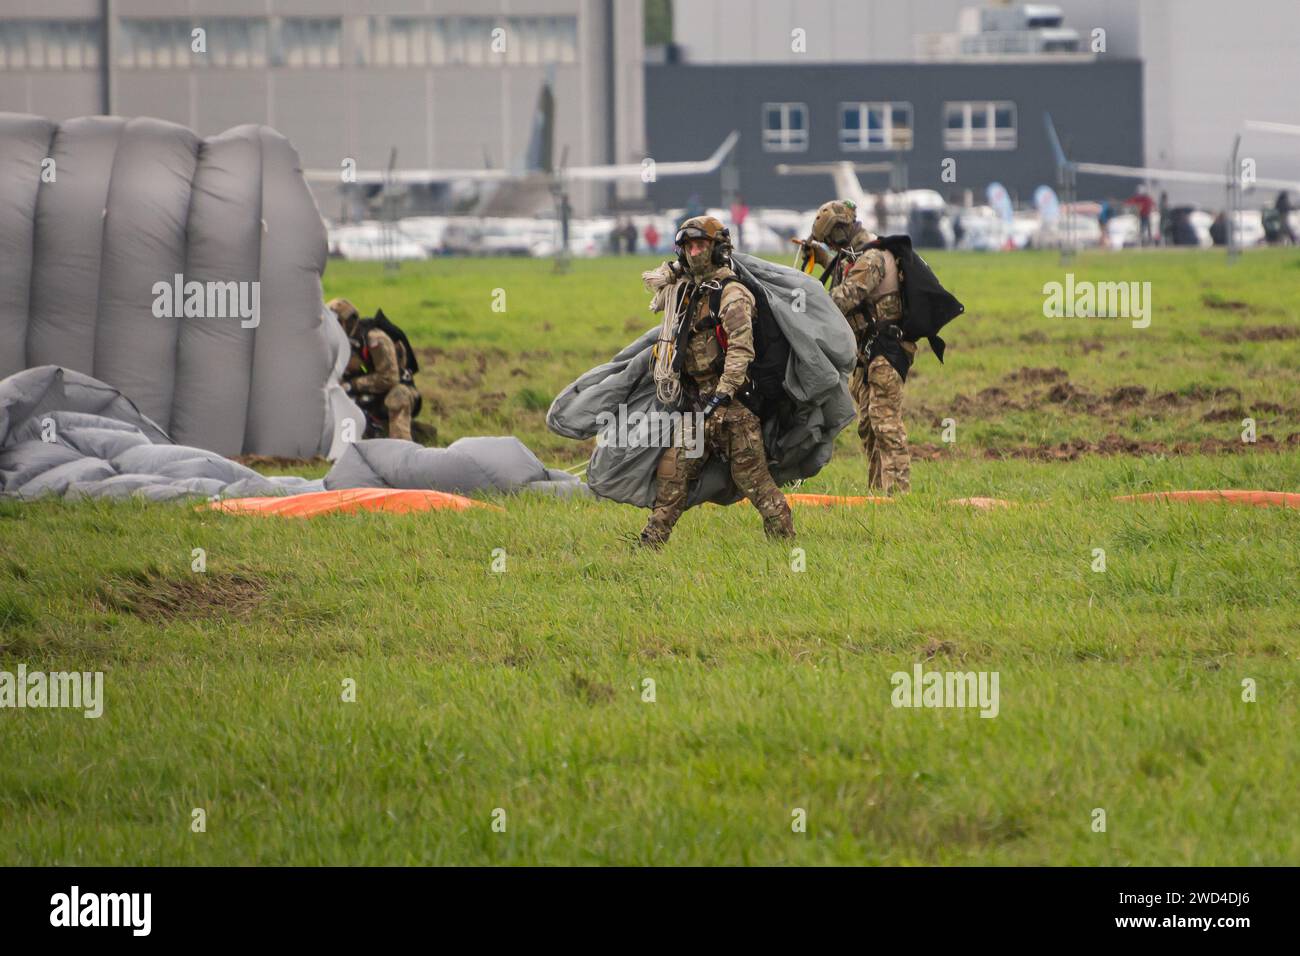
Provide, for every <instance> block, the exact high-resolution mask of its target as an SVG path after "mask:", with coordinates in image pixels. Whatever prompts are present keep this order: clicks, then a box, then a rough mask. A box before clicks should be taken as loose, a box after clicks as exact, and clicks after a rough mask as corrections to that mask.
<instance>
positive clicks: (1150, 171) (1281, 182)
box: [1071, 163, 1300, 189]
mask: <svg viewBox="0 0 1300 956" xmlns="http://www.w3.org/2000/svg"><path fill="white" fill-rule="evenodd" d="M1071 165H1072V166H1073V167H1074V169H1075V170H1076V171H1078V172H1081V173H1091V174H1093V175H1096V176H1122V177H1125V178H1127V179H1153V180H1156V181H1157V182H1167V183H1208V184H1210V185H1212V186H1227V185H1228V184H1229V183H1230V182H1231V179H1230V178H1229V176H1228V174H1227V173H1194V172H1188V171H1186V170H1181V169H1154V168H1151V167H1148V166H1112V165H1110V164H1109V163H1072V164H1071ZM1242 185H1252V186H1259V187H1261V188H1263V189H1300V182H1297V181H1294V180H1288V179H1255V180H1253V181H1252V182H1251V183H1249V184H1244V183H1243V184H1242Z"/></svg>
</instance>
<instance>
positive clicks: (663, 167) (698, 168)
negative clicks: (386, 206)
mask: <svg viewBox="0 0 1300 956" xmlns="http://www.w3.org/2000/svg"><path fill="white" fill-rule="evenodd" d="M739 139H740V133H739V132H738V131H736V130H732V131H731V133H730V134H729V135H728V136H727V138H726V139H724V140H723V141H722V145H720V146H719V147H718V148H717V149H716V150H714V151H713V155H712V156H710V157H709V158H708V159H702V160H694V161H686V162H673V163H656V164H655V166H654V174H655V178H658V177H660V176H701V175H705V174H708V173H712V172H714V171H716V170H717V169H718V168H719V167H720V166H722V163H723V160H725V159H726V158H727V154H728V153H730V152H731V151H732V150H733V149H734V148H735V146H736V142H737V141H738V140H739ZM644 172H645V167H643V166H642V165H641V164H640V163H621V164H615V165H610V166H569V167H567V168H564V169H562V170H560V171H559V172H558V175H559V176H561V177H562V178H564V179H570V180H575V181H583V182H613V181H616V180H620V179H640V178H641V176H642V174H643V173H644ZM303 175H304V176H305V177H306V178H307V180H308V182H319V183H342V182H345V180H344V179H343V176H342V170H341V169H306V170H303ZM553 178H554V176H553V175H552V174H550V173H546V172H542V171H538V170H530V171H527V172H511V171H510V170H508V169H397V170H393V171H392V172H391V173H386V172H384V171H383V170H382V169H365V170H361V169H359V170H357V171H356V172H355V173H354V174H353V175H352V176H350V177H349V178H348V179H347V180H346V182H348V183H359V184H360V185H363V186H382V185H383V184H384V183H392V184H393V185H411V184H415V183H450V182H479V183H524V182H530V181H535V182H538V183H549V182H551V180H552V179H553Z"/></svg>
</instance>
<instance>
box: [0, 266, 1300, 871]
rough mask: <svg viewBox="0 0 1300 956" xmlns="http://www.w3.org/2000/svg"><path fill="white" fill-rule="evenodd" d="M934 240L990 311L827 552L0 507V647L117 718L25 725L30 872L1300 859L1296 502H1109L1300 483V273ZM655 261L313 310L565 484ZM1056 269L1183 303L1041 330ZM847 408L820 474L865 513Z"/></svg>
mask: <svg viewBox="0 0 1300 956" xmlns="http://www.w3.org/2000/svg"><path fill="white" fill-rule="evenodd" d="M932 263H933V265H934V266H935V268H936V271H938V272H939V274H940V275H941V276H942V277H943V278H944V280H945V282H946V283H947V284H948V285H949V286H950V287H951V288H952V289H953V290H954V291H955V292H956V293H957V294H958V295H959V297H961V298H962V299H963V301H965V302H966V303H967V307H968V309H969V314H968V315H967V316H965V317H963V318H961V319H959V320H958V321H957V322H956V323H954V324H953V326H951V328H950V331H949V334H946V336H945V337H946V338H947V339H948V340H949V356H948V363H947V365H946V366H940V365H939V364H938V363H936V362H935V361H934V359H933V357H932V356H930V355H928V354H925V352H924V350H923V354H922V355H921V356H920V357H919V358H918V361H917V366H916V371H915V372H914V373H913V377H912V378H911V379H910V380H909V383H908V388H907V406H906V412H907V419H908V426H909V429H910V430H911V434H912V438H913V441H914V442H915V443H916V445H917V447H918V460H917V462H916V463H915V464H914V466H913V476H914V488H915V491H914V493H913V494H912V495H911V496H910V497H907V498H905V499H901V500H899V501H896V502H894V503H892V504H888V505H880V506H876V507H871V508H859V509H840V510H807V509H800V510H798V511H797V512H796V515H795V520H796V523H797V526H798V530H799V535H800V537H799V540H798V541H797V542H796V544H797V545H798V547H799V548H801V549H803V553H802V555H792V552H791V549H790V548H789V546H787V545H782V544H775V543H772V544H769V543H767V542H765V541H764V540H763V539H762V536H761V534H760V530H759V529H760V524H759V519H758V517H757V515H756V514H755V513H754V512H753V510H752V509H750V508H748V506H745V505H741V506H736V507H731V508H718V507H713V506H706V507H704V508H700V509H697V510H694V511H691V512H689V513H688V514H687V515H686V516H685V518H684V519H683V521H682V523H681V525H680V526H679V529H678V531H677V533H676V534H675V535H674V537H673V540H672V542H671V544H670V545H669V547H668V548H667V549H666V550H664V551H663V552H661V553H657V554H656V553H641V552H638V551H635V550H633V549H632V548H630V547H629V546H628V544H627V542H626V540H625V539H626V537H627V536H628V535H629V534H630V533H633V532H635V531H637V530H638V529H639V528H640V526H641V524H642V523H643V521H644V518H645V513H644V512H641V511H638V510H636V509H632V508H629V507H626V506H621V505H615V504H612V503H608V502H596V501H583V500H576V501H556V500H551V499H547V498H540V497H529V496H521V497H515V498H500V499H497V500H496V502H495V503H496V504H498V505H500V506H501V507H502V508H503V509H504V510H502V511H487V510H482V511H474V512H469V513H465V514H425V515H418V516H406V517H399V516H377V515H370V516H338V517H331V518H325V519H317V520H313V521H308V522H302V523H299V522H295V521H288V520H284V521H279V520H259V519H253V518H247V517H238V516H221V515H215V514H212V513H198V512H196V511H194V510H192V509H190V508H187V507H184V506H179V505H176V504H156V505H146V504H134V503H131V504H109V503H94V502H85V503H80V504H77V505H65V504H62V503H58V502H42V503H37V504H22V505H20V504H17V503H14V502H4V501H0V670H9V671H13V670H15V669H16V668H17V666H18V665H19V664H20V663H22V664H26V666H27V668H28V669H30V670H37V669H42V670H66V669H73V668H76V669H81V670H103V671H105V673H106V677H105V694H106V703H105V707H104V715H103V716H102V717H101V718H99V719H97V720H87V719H83V718H82V717H81V716H80V714H79V713H76V712H71V711H66V710H63V711H59V710H23V711H17V710H3V711H0V725H2V726H3V733H0V863H6V864H12V863H36V864H61V863H70V864H114V863H180V864H196V865H197V864H242V863H264V864H280V863H306V864H315V863H330V864H350V863H466V864H487V863H511V864H530V863H534V864H535V863H579V864H585V863H628V864H640V863H663V864H670V863H671V864H676V863H753V864H797V863H883V864H924V863H957V864H1119V865H1158V864H1173V865H1179V864H1288V863H1289V864H1294V862H1295V861H1296V860H1297V858H1300V830H1297V828H1296V826H1295V822H1294V821H1295V812H1296V794H1297V793H1300V695H1298V693H1297V692H1298V691H1300V669H1298V668H1297V663H1298V662H1300V606H1298V605H1300V600H1298V599H1300V593H1298V589H1297V580H1298V579H1300V575H1298V572H1300V548H1297V541H1300V511H1287V510H1282V509H1256V508H1244V507H1243V508H1239V507H1230V506H1224V505H1187V504H1178V505H1174V504H1125V503H1117V502H1114V501H1112V500H1111V497H1112V496H1114V495H1119V494H1127V493H1134V492H1145V491H1156V490H1168V489H1187V488H1260V489H1270V490H1277V491H1291V492H1300V438H1297V437H1295V436H1297V434H1298V433H1300V291H1298V290H1300V257H1298V256H1297V255H1296V254H1295V253H1294V252H1291V253H1287V252H1273V251H1261V252H1257V253H1252V254H1250V255H1248V256H1247V257H1245V258H1244V259H1243V260H1242V261H1240V262H1238V263H1237V264H1235V265H1233V266H1228V265H1226V264H1225V263H1224V261H1223V259H1222V256H1221V255H1215V254H1209V253H1181V252H1179V253H1172V252H1171V253H1150V254H1127V255H1114V256H1111V255H1100V254H1098V255H1092V256H1084V257H1082V258H1081V259H1080V260H1079V261H1078V262H1076V263H1075V264H1074V265H1073V266H1071V267H1068V270H1067V267H1063V266H1061V265H1060V263H1059V262H1058V261H1057V259H1056V257H1055V256H1049V255H1045V254H1043V255H1039V254H1025V255H1015V256H998V257H993V256H979V255H935V256H933V258H932ZM650 265H653V260H649V259H626V260H595V261H586V262H577V263H575V264H574V267H573V269H572V271H571V272H570V273H569V274H567V275H565V276H559V277H556V276H552V275H551V274H550V264H549V263H545V262H533V261H468V262H466V261H456V262H452V261H438V262H431V263H425V264H420V265H407V266H403V268H402V270H401V271H400V273H398V274H397V275H395V276H393V275H385V274H384V273H383V271H382V269H381V268H380V267H378V266H370V265H362V264H340V263H331V265H330V269H329V271H328V273H327V275H326V291H327V294H329V295H339V294H342V295H347V296H348V297H349V298H351V299H352V300H353V301H354V302H356V303H357V304H358V305H360V306H361V307H362V309H363V310H364V311H369V310H371V309H373V308H374V307H375V306H382V307H383V308H384V309H385V311H386V312H387V313H388V314H389V315H390V316H391V317H393V318H394V319H396V320H397V321H398V322H399V323H400V324H401V325H403V326H404V327H405V328H406V329H407V331H408V333H410V335H411V337H412V339H414V340H415V341H416V342H417V343H418V344H420V345H421V347H422V359H423V361H424V370H423V372H422V374H421V377H420V380H419V385H420V387H421V389H422V390H423V391H424V393H425V395H426V396H427V399H428V400H427V402H426V412H425V417H426V420H427V421H429V422H431V423H432V424H434V425H435V426H436V427H437V430H438V441H439V443H447V442H449V441H451V440H453V439H455V438H457V437H459V436H461V435H470V434H502V433H511V434H517V435H519V436H520V437H521V438H522V439H524V440H525V441H526V442H528V443H529V444H530V445H531V446H532V447H534V448H535V450H537V451H538V452H539V454H541V456H542V457H543V458H544V459H545V460H546V462H547V464H550V465H553V466H569V465H577V464H580V463H581V462H582V461H584V460H585V457H586V453H587V450H588V449H586V448H584V446H582V445H581V444H579V443H574V442H570V441H566V440H564V439H560V438H558V437H557V436H554V435H550V434H549V433H547V432H546V431H545V425H544V417H545V410H546V407H547V406H548V405H549V402H550V399H551V397H552V396H553V395H554V394H555V393H556V392H557V391H558V390H559V389H560V388H561V387H562V386H564V385H565V384H567V383H568V382H569V381H570V380H572V379H573V378H575V377H576V376H577V375H578V374H579V373H580V372H582V371H584V370H585V369H587V368H588V367H590V366H591V365H594V364H596V363H597V362H600V361H603V360H605V359H607V358H608V357H609V355H611V354H612V353H613V352H614V351H616V350H617V349H618V348H620V347H622V346H623V345H624V344H626V342H627V341H629V340H630V339H632V338H633V337H634V336H635V335H637V334H639V333H640V332H641V331H643V330H644V329H645V328H648V327H649V326H650V324H651V322H652V320H651V317H650V314H649V313H648V312H647V311H646V310H645V302H646V297H645V295H644V293H643V292H642V291H641V290H640V284H639V281H638V278H637V276H638V274H639V272H640V271H641V270H642V269H644V268H647V267H649V266H650ZM1066 271H1072V272H1073V273H1074V274H1075V276H1076V279H1078V280H1084V279H1092V280H1098V281H1117V280H1136V281H1148V282H1150V283H1151V297H1152V321H1151V325H1150V327H1149V328H1145V329H1136V328H1133V327H1132V325H1131V323H1130V322H1129V321H1127V320H1123V319H1049V318H1045V317H1044V316H1043V291H1042V290H1043V284H1044V283H1045V282H1049V281H1064V276H1065V272H1066ZM496 289H502V290H504V293H505V304H506V310H505V311H504V312H494V311H493V310H492V303H493V301H494V300H493V296H494V290H496ZM497 301H498V302H499V301H500V297H499V296H498V298H497ZM1247 417H1250V418H1253V419H1254V420H1255V421H1256V423H1257V425H1256V427H1257V438H1258V440H1257V441H1256V442H1255V443H1253V444H1248V443H1244V442H1242V440H1241V434H1242V430H1243V426H1242V420H1243V419H1244V418H1247ZM945 418H951V419H953V420H954V422H955V429H956V436H955V437H956V441H955V442H952V443H948V442H944V441H942V439H941V429H942V425H941V422H942V420H943V419H945ZM851 432H852V429H851V428H850V429H849V430H847V431H846V432H845V434H844V435H842V436H841V439H840V443H839V446H838V450H837V455H836V458H835V459H834V460H833V461H832V462H831V464H830V465H829V466H828V468H827V469H826V470H825V471H824V472H823V473H822V474H821V475H819V476H817V477H816V478H814V479H812V480H810V481H808V482H805V483H804V485H803V487H802V488H801V489H800V490H801V491H829V492H837V493H856V494H864V493H866V488H865V476H866V469H865V464H864V462H863V460H862V458H861V455H860V452H858V450H857V449H856V447H855V441H854V436H853V435H852V434H851ZM280 470H282V471H283V470H288V471H296V472H300V473H309V474H310V473H319V471H320V467H319V466H302V467H285V468H281V469H280ZM974 495H979V496H994V497H998V498H1002V499H1006V500H1009V501H1011V502H1013V503H1014V504H1013V506H1012V507H1010V508H1006V509H1000V510H994V511H988V512H981V511H973V510H971V509H969V508H966V507H962V506H959V505H953V504H949V503H948V502H949V500H950V499H953V498H957V497H963V496H974ZM195 548H202V549H204V551H205V552H206V560H207V570H206V572H205V573H202V574H197V573H193V572H192V571H191V561H192V554H193V549H195ZM1096 549H1102V550H1104V552H1105V554H1104V558H1105V570H1104V571H1097V570H1094V568H1095V567H1096V566H1097V561H1098V557H1097V551H1096ZM503 552H504V554H503ZM502 560H504V562H505V565H504V570H503V571H499V572H498V571H494V570H493V565H494V561H495V563H496V566H497V567H498V568H499V567H501V561H502ZM796 568H803V570H796ZM917 664H921V665H922V666H923V668H924V669H925V670H926V671H935V670H942V671H973V672H996V673H997V674H998V676H999V686H1000V701H999V708H998V713H997V716H996V717H994V718H991V719H984V718H981V717H980V716H979V713H978V712H977V711H976V710H974V709H927V708H920V709H916V708H896V707H894V706H892V704H891V694H892V691H893V687H892V685H891V675H893V674H894V673H895V672H897V671H902V672H908V673H910V672H912V669H913V667H914V666H915V665H917ZM647 679H648V680H650V681H653V698H654V699H653V701H649V700H647V699H646V698H647V697H648V696H650V695H649V689H650V685H647V684H646V683H645V682H646V681H647ZM1246 680H1249V681H1253V682H1254V687H1255V697H1256V699H1255V700H1254V701H1253V702H1247V701H1245V700H1243V681H1246ZM348 681H352V682H355V690H356V693H355V696H356V700H355V702H345V701H344V700H343V699H342V697H343V695H344V687H345V682H348ZM196 808H199V809H202V810H204V811H205V812H206V832H200V833H196V832H193V830H192V827H191V822H192V813H193V811H194V810H195V809H196ZM1098 809H1100V810H1104V811H1105V830H1104V832H1098V831H1097V830H1096V828H1095V821H1097V820H1098V819H1099V817H1098V815H1097V814H1096V811H1097V810H1098ZM498 810H500V811H503V812H504V817H503V816H502V814H501V813H497V814H496V817H495V819H497V820H501V819H504V821H505V830H504V832H497V830H494V828H493V821H494V811H498ZM797 810H802V811H804V812H805V814H806V830H805V831H804V832H795V830H794V829H792V822H794V821H796V819H797V815H796V813H795V811H797Z"/></svg>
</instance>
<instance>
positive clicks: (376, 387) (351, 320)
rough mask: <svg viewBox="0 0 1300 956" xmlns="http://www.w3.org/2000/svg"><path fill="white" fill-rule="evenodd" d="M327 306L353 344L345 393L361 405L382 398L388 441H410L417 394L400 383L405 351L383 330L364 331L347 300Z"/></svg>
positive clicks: (344, 376) (344, 379)
mask: <svg viewBox="0 0 1300 956" xmlns="http://www.w3.org/2000/svg"><path fill="white" fill-rule="evenodd" d="M327 304H328V306H329V309H330V311H331V312H333V313H334V315H335V316H337V317H338V320H339V324H340V325H342V326H343V331H344V332H345V333H347V336H348V341H349V342H350V343H351V344H352V356H351V358H349V359H348V367H347V369H346V370H345V371H344V373H343V389H344V391H346V392H347V393H348V394H349V395H352V396H353V397H354V398H356V399H357V400H358V401H359V402H362V403H364V402H365V400H366V398H367V396H373V398H380V397H382V399H383V403H384V410H385V411H386V412H387V413H388V437H389V438H402V439H405V440H406V441H410V440H411V416H412V415H413V414H414V413H415V407H416V403H417V401H418V399H419V392H417V391H416V389H415V386H414V384H412V383H409V382H404V381H403V380H402V379H403V372H404V371H405V370H406V351H405V349H406V347H405V346H404V345H403V344H402V343H400V342H394V341H393V340H392V338H390V337H389V336H388V334H387V333H385V332H384V331H383V330H382V329H377V328H373V327H371V328H364V327H363V326H362V320H361V316H360V314H359V313H358V312H357V307H356V306H355V305H353V304H352V303H351V302H349V301H348V300H347V299H334V300H332V301H331V302H329V303H327ZM363 328H364V332H365V334H364V336H363V335H362V331H363ZM407 377H409V374H408V376H407Z"/></svg>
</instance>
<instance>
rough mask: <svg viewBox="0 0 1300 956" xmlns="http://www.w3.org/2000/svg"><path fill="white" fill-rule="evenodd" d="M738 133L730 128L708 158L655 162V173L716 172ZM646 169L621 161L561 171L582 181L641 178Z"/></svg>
mask: <svg viewBox="0 0 1300 956" xmlns="http://www.w3.org/2000/svg"><path fill="white" fill-rule="evenodd" d="M739 139H740V132H739V131H738V130H734V129H733V130H732V131H731V132H730V133H728V134H727V138H726V139H724V140H723V141H722V144H721V145H720V146H719V147H718V148H717V149H715V150H714V151H713V155H712V156H710V157H709V158H708V159H701V160H694V161H684V162H672V163H659V162H656V163H655V164H654V175H655V178H656V179H658V178H659V177H661V176H703V175H707V174H708V173H712V172H716V171H717V170H718V169H719V168H720V167H721V166H722V163H723V161H724V160H725V159H726V158H727V154H728V153H730V152H731V151H732V150H733V149H735V148H736V143H737V141H738V140H739ZM645 171H646V168H645V167H644V166H643V165H642V164H641V163H620V164H615V165H611V166H569V167H567V168H565V169H563V170H561V175H563V176H564V177H565V178H566V179H572V180H575V181H582V182H613V181H615V180H619V179H640V178H641V176H642V174H643V173H644V172H645Z"/></svg>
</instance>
